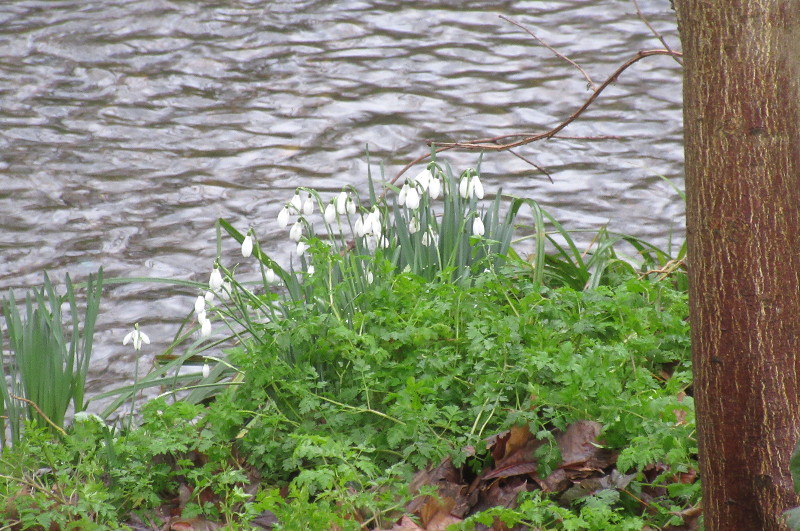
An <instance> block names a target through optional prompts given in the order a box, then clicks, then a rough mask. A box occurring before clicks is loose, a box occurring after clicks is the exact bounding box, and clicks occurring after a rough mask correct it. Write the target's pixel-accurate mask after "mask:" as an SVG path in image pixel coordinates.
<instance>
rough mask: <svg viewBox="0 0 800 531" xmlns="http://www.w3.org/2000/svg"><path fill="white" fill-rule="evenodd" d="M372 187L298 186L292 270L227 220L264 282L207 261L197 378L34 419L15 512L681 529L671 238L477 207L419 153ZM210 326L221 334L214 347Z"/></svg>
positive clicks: (19, 463)
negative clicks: (634, 254) (52, 429)
mask: <svg viewBox="0 0 800 531" xmlns="http://www.w3.org/2000/svg"><path fill="white" fill-rule="evenodd" d="M369 195H370V197H369V198H364V199H363V200H362V199H361V198H359V197H358V196H357V195H356V193H355V191H354V190H344V191H342V193H341V194H338V195H336V196H335V197H334V198H333V199H332V200H331V201H327V200H325V199H324V198H323V197H321V196H320V194H318V193H317V192H316V191H313V190H307V189H302V190H298V193H297V194H296V197H293V198H292V199H291V200H290V201H288V202H287V204H286V206H285V207H284V208H283V209H282V210H281V213H280V215H279V220H278V222H279V223H280V224H281V225H282V226H285V227H287V228H289V227H290V226H291V229H290V237H291V238H292V240H293V241H294V242H295V243H294V244H293V245H295V246H296V248H295V251H294V254H293V264H290V266H289V267H285V268H284V267H281V266H280V265H279V264H278V263H277V262H275V261H274V260H272V259H271V258H270V257H268V256H267V255H266V254H264V253H263V251H262V250H261V248H260V245H259V243H258V239H257V237H256V231H255V230H254V229H252V228H250V229H248V230H245V231H241V232H240V231H237V230H236V229H235V228H234V227H233V226H231V225H230V224H228V223H226V222H225V221H224V220H221V221H220V229H221V231H223V232H225V233H227V234H229V235H231V236H232V237H233V238H235V239H236V240H237V241H238V242H239V243H240V244H241V253H242V257H241V258H242V259H243V260H238V261H239V262H244V261H246V260H250V261H251V263H255V264H256V265H257V270H258V274H259V276H260V280H256V281H253V280H252V279H250V280H248V279H246V278H245V276H244V275H243V274H240V269H241V268H242V266H241V265H239V266H237V265H236V264H235V263H232V265H229V266H226V264H225V263H223V262H224V260H223V257H221V256H220V257H219V258H218V260H217V262H216V263H215V264H214V268H213V271H212V273H211V276H210V279H209V284H208V286H206V287H205V288H204V290H203V291H202V292H200V293H199V295H198V298H197V301H196V303H195V312H194V313H195V317H194V328H195V330H196V334H197V337H195V338H194V339H192V340H191V341H192V345H191V348H190V349H189V350H190V351H191V352H192V353H193V354H196V355H199V356H201V357H204V358H203V359H204V360H205V363H206V364H208V365H209V366H207V367H205V368H204V370H203V373H204V374H202V375H197V374H196V375H194V376H193V377H194V378H195V384H194V385H181V388H184V389H186V391H185V392H184V394H183V395H177V394H175V393H171V392H168V393H166V395H165V396H163V397H161V398H159V399H157V400H153V401H150V402H148V403H146V404H145V405H143V406H142V410H141V416H142V420H141V424H140V425H139V426H138V427H135V428H129V429H127V428H126V429H121V430H115V429H114V428H112V427H110V426H108V425H107V424H106V423H105V422H104V421H103V419H102V418H99V417H98V418H95V417H92V416H87V415H82V416H80V417H78V419H76V421H75V422H73V424H72V426H71V427H70V428H69V430H68V431H66V432H65V433H64V434H63V435H61V434H59V435H58V436H57V437H55V438H54V437H53V435H52V434H48V433H46V432H45V431H43V430H42V429H40V428H38V427H35V426H31V427H29V428H28V429H27V430H26V431H25V434H26V436H25V437H24V438H23V439H22V440H20V441H19V443H18V444H15V445H14V446H13V447H10V448H5V449H4V452H3V455H2V462H3V470H4V471H3V473H2V474H0V495H2V496H3V497H4V498H5V500H6V503H5V507H3V506H0V511H4V512H3V513H2V514H4V517H5V518H6V519H7V520H8V521H10V522H12V523H11V524H10V526H11V528H14V529H28V528H36V526H40V527H41V528H45V529H46V528H51V529H52V528H58V529H69V528H81V529H89V528H96V529H107V528H112V529H118V528H120V527H122V526H126V525H127V526H129V527H131V528H153V527H156V528H157V527H158V526H162V525H169V526H171V528H172V529H216V528H219V527H221V526H227V527H228V528H231V529H239V528H241V529H251V528H254V527H255V528H267V529H272V528H280V529H320V530H323V529H444V528H445V527H447V526H453V527H452V528H453V529H486V528H487V527H486V526H492V528H496V529H501V528H503V527H500V526H501V525H505V526H506V527H505V528H509V529H510V528H519V529H530V528H541V529H597V530H601V529H641V528H643V527H644V526H645V525H649V526H650V527H652V528H668V527H669V526H680V525H693V524H694V522H695V521H696V518H697V506H698V502H699V484H698V482H697V481H696V477H695V472H694V470H695V469H696V463H695V461H694V460H695V458H696V444H695V441H694V416H693V407H692V398H691V387H690V386H691V376H690V366H689V335H688V324H687V321H686V314H687V306H686V295H685V289H684V283H683V282H684V281H683V277H682V276H681V273H680V271H677V272H676V273H672V274H670V275H669V276H666V273H671V272H672V269H671V268H664V266H665V265H668V264H667V261H668V259H669V257H668V255H667V254H666V253H663V252H661V251H659V250H658V249H656V248H654V247H652V246H649V245H647V244H644V243H643V242H640V241H638V240H635V239H633V238H623V237H620V236H615V235H612V234H609V233H607V232H605V231H601V233H600V234H599V235H598V238H597V239H596V240H595V241H594V242H593V244H592V248H591V249H590V251H588V252H586V251H578V247H577V245H576V244H575V242H574V241H573V240H572V239H571V238H570V236H569V233H567V232H566V231H564V230H563V229H562V228H561V226H560V225H558V223H557V222H556V220H554V219H552V218H551V217H549V216H548V215H547V214H546V213H545V212H544V211H543V210H541V209H540V208H539V207H538V205H536V204H535V203H533V202H530V201H526V200H522V199H517V198H508V200H506V198H503V197H502V196H501V195H500V194H499V193H498V194H497V195H496V196H495V198H493V199H492V200H491V201H490V200H489V199H487V203H488V204H487V205H486V206H483V205H482V199H483V197H484V191H483V187H482V184H481V182H480V178H479V171H478V169H470V170H467V171H465V172H462V174H460V175H459V176H458V177H455V176H454V174H453V173H452V172H451V171H450V170H449V169H448V168H447V167H446V166H444V167H442V166H440V165H438V164H436V163H432V164H431V165H430V166H428V167H427V168H425V169H424V170H423V171H422V172H420V173H419V174H418V175H417V176H416V177H415V178H414V179H409V180H408V181H407V182H406V183H404V184H403V185H402V186H399V187H397V188H395V189H394V190H393V191H392V192H391V193H389V194H387V196H377V195H376V194H375V192H374V191H373V189H372V186H370V194H369ZM502 205H507V207H506V209H505V212H503V210H502V208H501V206H502ZM526 205H527V207H530V208H531V210H532V212H533V219H534V225H533V226H532V227H531V228H530V230H529V231H528V232H529V233H530V236H529V237H532V238H534V239H535V243H534V248H535V249H536V252H535V253H533V254H532V255H531V256H530V257H524V258H523V257H520V256H519V255H517V254H516V253H515V252H514V250H513V242H512V234H513V233H514V229H515V228H516V227H515V225H516V223H517V221H516V219H517V214H518V212H519V211H520V209H521V208H522V207H523V206H526ZM315 216H316V218H315ZM290 222H292V223H291V224H290ZM623 240H624V241H627V242H628V243H629V244H630V245H632V248H633V249H634V250H636V251H638V252H639V253H640V255H639V263H638V265H637V266H634V265H631V263H630V261H627V260H622V259H621V258H620V257H619V256H618V254H617V251H616V249H615V244H616V243H618V242H621V241H623ZM678 258H680V256H679V257H678ZM655 270H658V271H655ZM648 271H649V273H648ZM665 272H666V273H665ZM664 277H666V278H664ZM221 324H224V325H225V326H226V327H227V329H228V330H230V335H231V338H233V339H234V342H233V343H230V344H228V347H227V348H226V349H225V350H224V352H223V353H220V352H218V351H213V352H214V353H213V354H212V351H211V350H209V347H210V346H213V345H218V344H219V343H220V341H219V340H217V339H214V340H212V339H211V337H210V336H211V330H212V325H213V326H214V327H217V330H219V328H220V325H221ZM135 332H136V334H140V333H141V334H143V333H144V332H140V331H139V329H138V328H137V329H136V330H135ZM140 337H141V336H139V335H136V336H135V337H134V336H132V338H133V341H134V344H136V340H137V339H139V338H140ZM139 346H141V343H139ZM178 346H179V345H178ZM178 346H176V345H173V346H171V347H170V349H171V350H175V349H177V348H178ZM183 359H185V358H183ZM166 379H167V377H166V376H165V375H164V373H163V372H159V373H158V374H157V377H153V378H152V379H151V380H150V381H158V382H160V383H163V382H165V381H166ZM187 381H188V380H186V379H183V380H181V383H182V384H186V383H187ZM132 392H135V389H133V390H132ZM187 393H188V394H187ZM178 396H179V397H180V399H178V398H176V397H178ZM128 426H129V424H128ZM164 522H167V524H164ZM53 526H55V527H53ZM147 526H150V527H147ZM675 528H676V529H677V527H675Z"/></svg>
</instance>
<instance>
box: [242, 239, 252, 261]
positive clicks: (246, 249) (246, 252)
mask: <svg viewBox="0 0 800 531" xmlns="http://www.w3.org/2000/svg"><path fill="white" fill-rule="evenodd" d="M251 254H253V237H252V236H250V235H249V234H248V235H247V236H245V237H244V240H243V241H242V256H244V257H245V258H248V257H249V256H250V255H251Z"/></svg>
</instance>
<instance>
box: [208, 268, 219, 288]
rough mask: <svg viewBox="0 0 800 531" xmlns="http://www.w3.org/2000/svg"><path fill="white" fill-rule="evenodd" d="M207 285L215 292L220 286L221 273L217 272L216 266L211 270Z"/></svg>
mask: <svg viewBox="0 0 800 531" xmlns="http://www.w3.org/2000/svg"><path fill="white" fill-rule="evenodd" d="M208 287H209V289H210V290H211V291H213V292H215V293H216V292H218V291H219V288H221V287H222V273H220V272H219V268H218V267H215V268H214V269H213V270H212V271H211V277H210V278H209V279H208Z"/></svg>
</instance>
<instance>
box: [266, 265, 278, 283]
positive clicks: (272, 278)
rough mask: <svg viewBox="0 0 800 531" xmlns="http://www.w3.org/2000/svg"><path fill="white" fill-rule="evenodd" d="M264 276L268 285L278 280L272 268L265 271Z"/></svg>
mask: <svg viewBox="0 0 800 531" xmlns="http://www.w3.org/2000/svg"><path fill="white" fill-rule="evenodd" d="M265 276H266V277H267V282H269V283H270V284H274V283H275V281H276V280H277V279H278V275H276V274H275V270H274V269H272V268H269V269H267V272H266V273H265Z"/></svg>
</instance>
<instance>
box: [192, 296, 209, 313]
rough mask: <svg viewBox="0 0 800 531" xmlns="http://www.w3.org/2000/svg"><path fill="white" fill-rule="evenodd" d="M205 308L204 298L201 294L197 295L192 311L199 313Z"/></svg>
mask: <svg viewBox="0 0 800 531" xmlns="http://www.w3.org/2000/svg"><path fill="white" fill-rule="evenodd" d="M205 310H206V298H205V297H203V296H202V295H198V296H197V299H195V301H194V312H195V313H200V312H204V311H205Z"/></svg>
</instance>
